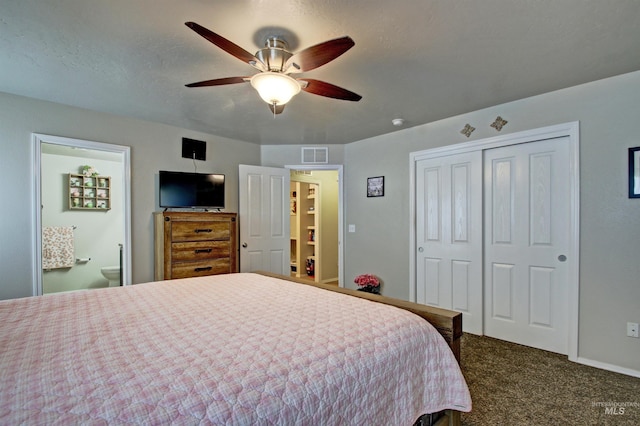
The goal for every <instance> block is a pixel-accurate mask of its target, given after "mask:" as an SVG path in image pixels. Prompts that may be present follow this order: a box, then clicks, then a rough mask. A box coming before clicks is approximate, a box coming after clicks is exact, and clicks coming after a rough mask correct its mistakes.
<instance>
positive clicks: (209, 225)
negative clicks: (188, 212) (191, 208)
mask: <svg viewBox="0 0 640 426" xmlns="http://www.w3.org/2000/svg"><path fill="white" fill-rule="evenodd" d="M230 238H231V223H230V222H224V221H216V222H214V221H211V222H208V221H202V222H199V221H193V222H191V221H189V222H187V221H184V222H182V221H173V222H172V224H171V241H172V242H176V241H205V240H229V239H230Z"/></svg>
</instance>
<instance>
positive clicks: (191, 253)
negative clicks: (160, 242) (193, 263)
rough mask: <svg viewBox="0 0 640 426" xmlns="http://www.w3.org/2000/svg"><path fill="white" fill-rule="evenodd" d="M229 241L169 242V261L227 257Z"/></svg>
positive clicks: (228, 254) (229, 246)
mask: <svg viewBox="0 0 640 426" xmlns="http://www.w3.org/2000/svg"><path fill="white" fill-rule="evenodd" d="M230 254H231V243H230V242H229V241H200V242H184V243H171V261H172V262H183V261H190V260H203V259H219V258H221V257H229V256H230Z"/></svg>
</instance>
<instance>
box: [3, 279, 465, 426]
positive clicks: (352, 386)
mask: <svg viewBox="0 0 640 426" xmlns="http://www.w3.org/2000/svg"><path fill="white" fill-rule="evenodd" d="M447 408H450V409H455V410H459V411H469V410H470V409H471V400H470V396H469V392H468V389H467V386H466V383H465V381H464V378H463V377H462V374H461V373H460V369H459V368H458V365H457V363H456V361H455V359H454V357H453V355H452V353H451V351H450V350H449V349H448V347H447V345H446V344H445V343H444V340H443V339H442V338H441V336H440V335H439V334H438V333H437V332H436V331H435V330H434V329H433V327H431V326H430V325H429V324H428V323H427V322H426V321H424V320H423V319H421V318H419V317H417V316H415V315H413V314H410V313H408V312H405V311H402V310H400V309H396V308H393V307H389V306H386V305H383V304H379V303H373V302H369V301H367V300H362V299H359V298H355V297H350V296H345V295H342V294H338V293H334V292H328V291H325V290H321V289H317V288H314V287H311V286H305V285H299V284H294V283H289V282H286V281H282V280H278V279H274V278H268V277H263V276H260V275H255V274H232V275H217V276H212V277H202V278H192V279H186V280H174V281H164V282H157V283H148V284H138V285H135V286H130V287H122V288H107V289H101V290H90V291H82V292H74V293H65V294H56V295H50V296H43V297H32V298H25V299H16V300H7V301H0V424H62V425H68V424H80V423H84V424H105V425H106V424H109V425H114V424H125V423H133V424H148V425H160V424H225V425H275V424H278V425H294V424H295V425H300V424H303V425H345V424H357V425H363V424H378V425H382V424H384V425H411V424H412V423H413V422H414V421H415V420H416V419H417V418H418V417H419V415H421V414H424V413H429V412H436V411H440V410H443V409H447Z"/></svg>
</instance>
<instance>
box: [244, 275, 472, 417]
mask: <svg viewBox="0 0 640 426" xmlns="http://www.w3.org/2000/svg"><path fill="white" fill-rule="evenodd" d="M256 273H258V274H260V275H265V276H268V277H273V278H279V279H282V280H287V281H293V282H296V283H299V284H305V285H310V286H313V287H318V288H322V289H325V290H329V291H335V292H337V293H342V294H348V295H349V296H354V297H359V298H361V299H367V300H371V301H373V302H378V303H384V304H385V305H391V306H395V307H397V308H400V309H404V310H407V311H410V312H412V313H414V314H416V315H418V316H420V317H422V318H424V319H425V320H427V321H428V322H429V323H430V324H431V325H433V326H434V327H435V328H436V330H438V332H439V333H440V334H441V335H442V337H444V340H445V341H446V342H447V344H448V345H449V347H450V348H451V351H452V352H453V354H454V355H455V357H456V359H457V360H458V363H460V339H461V337H462V314H461V313H459V312H454V311H449V310H447V309H442V308H436V307H433V306H426V305H421V304H419V303H413V302H407V301H405V300H401V299H394V298H391V297H386V296H382V295H379V294H372V293H366V292H363V291H357V290H351V289H346V288H342V287H337V286H332V285H327V284H319V283H314V282H312V281H308V280H304V279H301V278H295V277H289V276H286V275H280V274H274V273H271V272H264V271H257V272H256ZM425 417H426V416H422V417H421V418H420V419H419V420H418V422H416V425H420V426H421V425H423V424H426V423H424V422H425V421H426V418H425ZM460 424H461V419H460V412H459V411H454V410H447V411H446V413H445V415H444V416H443V417H441V418H439V419H438V420H437V422H436V423H435V425H436V426H442V425H450V426H455V425H458V426H459V425H460ZM416 425H414V426H416Z"/></svg>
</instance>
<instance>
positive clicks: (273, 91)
mask: <svg viewBox="0 0 640 426" xmlns="http://www.w3.org/2000/svg"><path fill="white" fill-rule="evenodd" d="M250 81H251V86H252V87H253V88H254V89H256V90H257V91H258V94H259V95H260V97H261V98H262V100H263V101H265V102H266V103H268V104H269V105H284V104H286V103H287V102H289V101H290V100H291V98H293V97H294V96H295V95H297V94H298V93H300V83H298V82H297V81H296V80H295V79H294V78H293V77H289V76H288V75H286V74H282V73H277V72H261V73H258V74H256V75H254V76H253V77H251V80H250Z"/></svg>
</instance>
